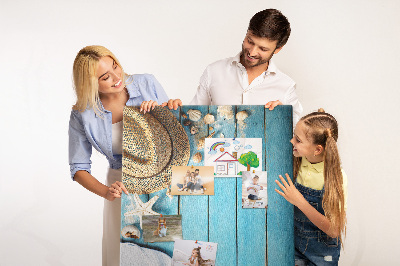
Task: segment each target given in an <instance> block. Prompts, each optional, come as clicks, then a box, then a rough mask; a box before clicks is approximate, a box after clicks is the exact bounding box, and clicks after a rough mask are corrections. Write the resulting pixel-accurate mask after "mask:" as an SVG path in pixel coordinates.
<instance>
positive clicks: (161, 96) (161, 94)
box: [148, 74, 169, 104]
mask: <svg viewBox="0 0 400 266" xmlns="http://www.w3.org/2000/svg"><path fill="white" fill-rule="evenodd" d="M148 76H149V79H150V80H151V82H152V84H151V87H152V89H153V91H154V93H155V96H156V98H157V103H158V104H162V103H165V102H168V100H169V98H168V95H167V93H166V92H165V90H164V88H163V87H162V86H161V84H160V82H158V80H157V79H156V78H155V77H154V76H153V75H151V74H148Z"/></svg>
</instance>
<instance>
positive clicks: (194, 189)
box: [171, 166, 214, 195]
mask: <svg viewBox="0 0 400 266" xmlns="http://www.w3.org/2000/svg"><path fill="white" fill-rule="evenodd" d="M171 195H214V167H212V166H172V181H171Z"/></svg>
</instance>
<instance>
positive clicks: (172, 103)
mask: <svg viewBox="0 0 400 266" xmlns="http://www.w3.org/2000/svg"><path fill="white" fill-rule="evenodd" d="M167 105H168V108H169V109H174V110H176V109H178V107H179V106H182V101H181V100H180V99H175V100H173V99H169V101H168V102H165V103H163V104H162V105H161V106H162V107H164V106H167Z"/></svg>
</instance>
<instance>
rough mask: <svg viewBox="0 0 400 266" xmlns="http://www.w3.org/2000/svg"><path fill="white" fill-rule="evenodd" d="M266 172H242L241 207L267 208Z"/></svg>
mask: <svg viewBox="0 0 400 266" xmlns="http://www.w3.org/2000/svg"><path fill="white" fill-rule="evenodd" d="M267 206H268V198H267V172H263V171H260V172H256V171H254V172H247V171H244V172H242V207H243V208H267Z"/></svg>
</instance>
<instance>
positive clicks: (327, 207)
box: [275, 108, 347, 265]
mask: <svg viewBox="0 0 400 266" xmlns="http://www.w3.org/2000/svg"><path fill="white" fill-rule="evenodd" d="M337 139H338V125H337V121H336V119H335V118H334V117H333V116H332V115H330V114H328V113H325V112H324V110H323V109H322V108H321V109H319V110H318V112H314V113H311V114H309V115H306V116H304V117H303V118H301V119H300V121H299V122H298V123H297V125H296V128H295V130H294V136H293V138H292V140H291V141H290V142H291V143H292V144H293V155H294V156H295V159H294V179H295V183H294V184H293V183H292V180H291V179H290V177H289V175H288V174H286V178H287V181H286V180H285V179H284V178H283V177H282V176H279V178H280V180H281V182H282V183H281V182H279V181H278V180H276V181H275V182H276V183H277V184H278V186H279V187H280V188H281V190H282V191H280V190H278V189H275V190H276V192H278V193H279V194H280V195H282V196H283V197H284V198H285V199H286V200H287V201H289V202H290V203H292V204H293V205H294V206H295V207H294V238H295V259H296V265H338V261H339V256H340V246H341V241H342V234H343V235H345V234H346V200H347V177H346V174H345V173H344V171H343V170H342V169H341V167H340V159H339V153H338V149H337V145H336V141H337Z"/></svg>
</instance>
